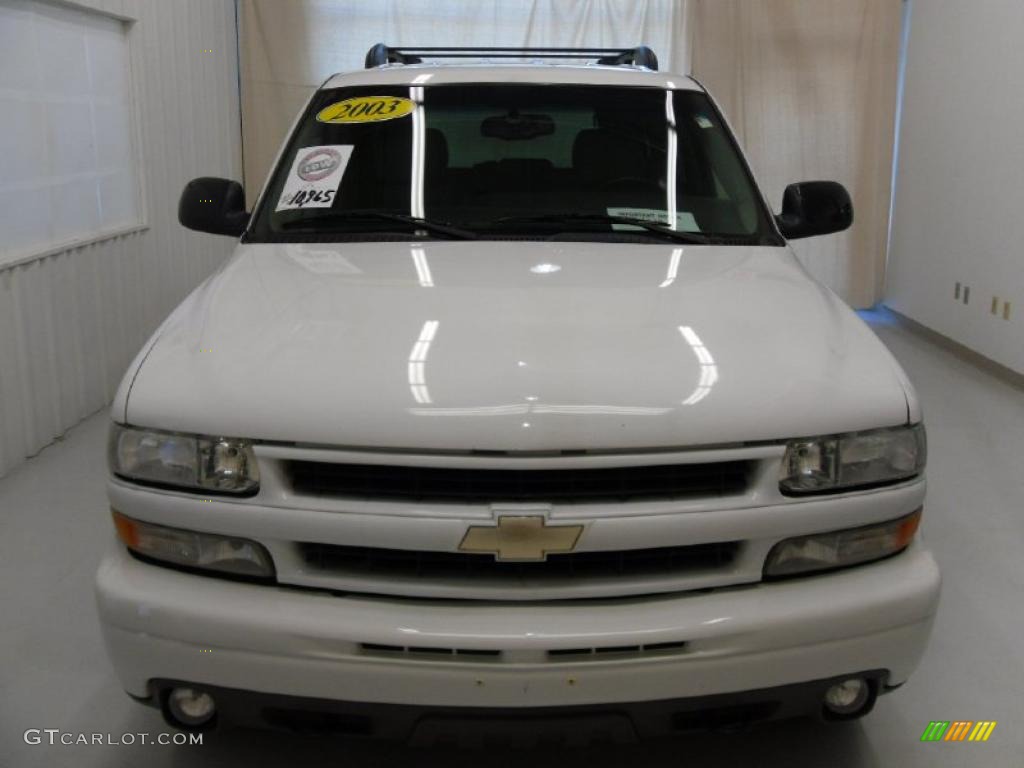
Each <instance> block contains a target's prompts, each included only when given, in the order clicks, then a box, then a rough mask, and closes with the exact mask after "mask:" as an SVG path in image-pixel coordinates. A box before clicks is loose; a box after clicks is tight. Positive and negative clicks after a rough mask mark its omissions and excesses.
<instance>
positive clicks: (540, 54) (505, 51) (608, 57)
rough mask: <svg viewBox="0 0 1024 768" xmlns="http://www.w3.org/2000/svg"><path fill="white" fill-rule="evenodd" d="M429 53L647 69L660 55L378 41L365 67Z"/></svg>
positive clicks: (642, 49) (413, 60)
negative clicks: (395, 45) (412, 45)
mask: <svg viewBox="0 0 1024 768" xmlns="http://www.w3.org/2000/svg"><path fill="white" fill-rule="evenodd" d="M421 56H426V57H427V58H432V59H477V58H491V59H522V58H532V57H536V58H544V59H597V63H598V64H606V65H611V66H621V65H629V64H635V65H637V66H641V67H646V68H647V69H651V70H657V69H658V57H657V56H655V55H654V51H652V50H651V49H650V48H648V47H647V46H646V45H641V46H637V47H636V48H512V47H496V48H478V47H460V46H424V47H416V48H389V47H388V46H386V45H385V44H384V43H377V44H376V45H374V46H373V47H372V48H370V50H369V51H368V52H367V53H366V68H367V69H373V68H374V67H380V66H382V65H384V64H420V63H421V62H422V61H423V59H422V58H421Z"/></svg>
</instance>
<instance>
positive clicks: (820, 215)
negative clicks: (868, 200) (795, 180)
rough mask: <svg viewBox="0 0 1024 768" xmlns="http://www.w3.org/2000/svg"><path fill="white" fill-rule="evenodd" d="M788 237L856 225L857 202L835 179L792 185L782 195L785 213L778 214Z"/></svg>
mask: <svg viewBox="0 0 1024 768" xmlns="http://www.w3.org/2000/svg"><path fill="white" fill-rule="evenodd" d="M775 221H776V222H777V223H778V225H779V230H780V231H781V232H782V235H783V237H785V238H786V239H787V240H796V239H797V238H801V237H814V236H815V235H828V234H831V233H833V232H842V231H843V230H844V229H849V228H850V225H851V224H853V201H852V200H850V193H849V192H847V191H846V188H845V187H844V186H843V185H842V184H840V183H838V182H835V181H804V182H801V183H799V184H790V185H789V186H788V187H786V194H785V195H783V197H782V213H781V214H779V215H778V216H776V217H775Z"/></svg>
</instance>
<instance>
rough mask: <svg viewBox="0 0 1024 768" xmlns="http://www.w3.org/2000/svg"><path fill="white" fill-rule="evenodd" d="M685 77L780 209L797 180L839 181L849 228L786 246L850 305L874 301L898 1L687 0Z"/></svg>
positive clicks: (885, 201) (878, 287)
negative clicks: (693, 81) (700, 90)
mask: <svg viewBox="0 0 1024 768" xmlns="http://www.w3.org/2000/svg"><path fill="white" fill-rule="evenodd" d="M690 11H691V13H692V16H691V18H690V22H691V27H690V32H691V41H692V43H691V45H692V49H691V55H692V65H693V73H694V74H695V75H696V76H697V77H698V78H699V79H700V80H701V82H703V83H704V85H706V86H707V87H708V88H709V89H710V90H711V91H712V93H713V94H714V95H715V97H716V99H717V100H718V102H719V104H720V105H721V107H722V109H723V111H724V112H725V113H726V115H727V116H728V117H729V120H730V122H731V124H732V127H733V129H734V130H735V131H736V133H737V135H738V137H739V140H740V142H741V143H742V144H743V146H744V149H745V150H746V152H747V156H748V158H749V160H750V163H751V165H752V166H753V169H754V173H755V175H756V176H757V178H758V181H759V182H760V184H761V186H762V188H763V189H764V191H765V194H766V195H768V199H769V200H770V202H771V204H772V206H773V207H774V208H775V209H776V211H777V210H779V208H780V206H781V203H782V193H783V190H784V189H785V187H786V185H787V184H790V183H792V182H794V181H804V180H812V179H829V180H834V181H839V182H842V183H843V184H844V185H845V186H846V188H847V189H849V190H850V194H851V195H852V196H853V203H854V218H855V223H854V225H853V227H852V228H851V229H850V230H849V231H848V232H845V233H843V234H840V235H832V236H829V237H819V238H811V239H808V240H798V241H796V242H794V244H793V245H794V248H795V249H796V252H797V254H798V255H799V257H800V260H801V261H802V262H803V263H804V264H805V265H806V267H807V269H808V270H809V271H810V272H811V273H812V274H813V275H814V276H815V277H817V278H818V279H819V280H821V281H822V282H823V283H825V284H826V285H828V286H829V287H830V288H832V289H833V290H834V291H836V293H838V294H839V295H840V296H842V297H843V298H844V299H845V300H846V301H847V302H849V303H850V304H852V305H853V306H855V307H868V306H871V305H873V304H874V303H875V302H877V301H879V300H881V298H882V287H883V280H884V277H885V257H886V242H887V240H888V231H889V200H890V191H891V190H890V184H891V179H892V153H893V143H894V139H895V111H896V89H897V80H898V74H899V48H900V29H901V22H902V3H901V2H900V0H691V8H690Z"/></svg>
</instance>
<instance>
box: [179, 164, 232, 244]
mask: <svg viewBox="0 0 1024 768" xmlns="http://www.w3.org/2000/svg"><path fill="white" fill-rule="evenodd" d="M178 221H180V222H181V225H182V226H183V227H188V228H189V229H194V230H195V231H196V232H209V233H210V234H211V235H230V236H231V237H238V236H239V235H241V234H242V233H243V232H244V231H245V227H246V226H247V225H248V223H249V214H248V213H247V212H246V210H245V190H243V189H242V185H241V184H239V183H238V182H237V181H230V180H229V179H216V178H213V177H211V176H203V177H201V178H198V179H192V181H190V182H189V183H188V184H186V185H185V189H184V191H183V192H182V193H181V200H180V201H179V202H178Z"/></svg>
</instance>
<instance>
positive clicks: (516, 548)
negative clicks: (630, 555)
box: [459, 515, 583, 562]
mask: <svg viewBox="0 0 1024 768" xmlns="http://www.w3.org/2000/svg"><path fill="white" fill-rule="evenodd" d="M581 533H583V526H582V525H548V524H547V521H546V520H545V519H544V518H543V517H538V516H536V515H532V516H523V517H517V516H510V515H503V516H501V517H499V518H498V524H497V525H496V526H492V525H471V526H470V527H469V530H467V531H466V535H465V536H463V537H462V543H461V544H459V550H460V551H461V552H473V553H477V554H487V555H494V558H495V560H503V561H510V560H511V561H519V562H531V561H532V562H537V561H543V560H546V559H547V556H548V555H550V554H556V553H558V552H572V550H573V548H574V547H575V546H576V542H577V541H579V538H580V534H581Z"/></svg>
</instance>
